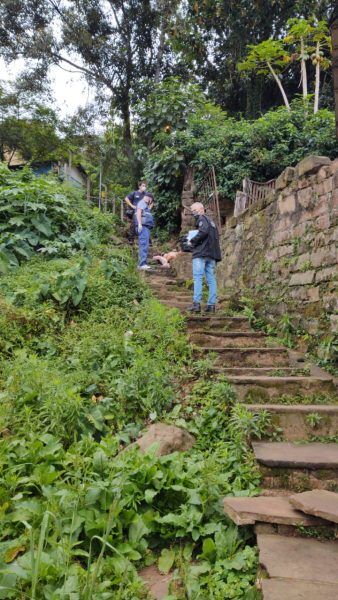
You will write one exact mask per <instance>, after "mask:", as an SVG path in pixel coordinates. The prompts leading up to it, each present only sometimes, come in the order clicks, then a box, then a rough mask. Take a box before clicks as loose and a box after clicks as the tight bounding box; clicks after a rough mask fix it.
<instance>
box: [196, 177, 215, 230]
mask: <svg viewBox="0 0 338 600" xmlns="http://www.w3.org/2000/svg"><path fill="white" fill-rule="evenodd" d="M195 196H196V200H197V201H198V202H202V204H203V205H204V208H205V211H206V214H207V215H208V216H210V217H211V218H212V219H213V221H214V222H215V224H216V226H217V229H218V231H221V215H220V210H219V195H218V189H217V182H216V173H215V169H214V167H211V169H210V171H209V172H208V173H207V175H206V176H205V177H204V178H203V180H202V181H201V183H200V184H199V185H197V187H196V193H195Z"/></svg>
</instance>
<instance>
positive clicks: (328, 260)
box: [310, 244, 337, 267]
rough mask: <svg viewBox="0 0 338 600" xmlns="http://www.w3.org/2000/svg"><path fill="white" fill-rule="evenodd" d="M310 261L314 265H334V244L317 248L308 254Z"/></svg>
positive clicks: (335, 252) (335, 253) (335, 257)
mask: <svg viewBox="0 0 338 600" xmlns="http://www.w3.org/2000/svg"><path fill="white" fill-rule="evenodd" d="M310 260H311V263H312V264H313V266H314V267H321V266H327V265H334V264H335V263H336V262H337V250H336V248H335V245H334V244H331V245H330V246H326V247H325V248H318V249H317V250H316V251H315V252H312V253H311V255H310Z"/></svg>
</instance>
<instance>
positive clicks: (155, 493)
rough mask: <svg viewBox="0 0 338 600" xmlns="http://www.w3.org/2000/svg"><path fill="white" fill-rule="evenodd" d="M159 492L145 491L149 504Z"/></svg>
mask: <svg viewBox="0 0 338 600" xmlns="http://www.w3.org/2000/svg"><path fill="white" fill-rule="evenodd" d="M157 494H158V491H156V490H150V489H149V490H146V491H145V492H144V499H145V501H146V502H147V503H148V504H151V503H152V501H153V499H154V498H155V496H156V495H157Z"/></svg>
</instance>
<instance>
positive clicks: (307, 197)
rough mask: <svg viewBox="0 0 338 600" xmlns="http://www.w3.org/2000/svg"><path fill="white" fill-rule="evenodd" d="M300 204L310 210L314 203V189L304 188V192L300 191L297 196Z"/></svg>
mask: <svg viewBox="0 0 338 600" xmlns="http://www.w3.org/2000/svg"><path fill="white" fill-rule="evenodd" d="M297 200H298V203H299V204H300V205H301V206H302V207H303V208H308V207H309V206H311V204H312V202H313V189H312V187H307V188H304V189H303V190H298V194H297Z"/></svg>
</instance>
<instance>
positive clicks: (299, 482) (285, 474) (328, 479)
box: [252, 442, 338, 492]
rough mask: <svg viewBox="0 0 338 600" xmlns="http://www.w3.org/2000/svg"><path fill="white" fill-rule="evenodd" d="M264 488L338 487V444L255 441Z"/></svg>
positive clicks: (330, 489)
mask: <svg viewBox="0 0 338 600" xmlns="http://www.w3.org/2000/svg"><path fill="white" fill-rule="evenodd" d="M252 448H253V451H254V454H255V457H256V460H257V461H258V463H259V467H260V471H261V474H262V487H264V488H285V489H290V490H294V491H296V492H301V491H307V490H311V489H323V490H325V489H326V490H329V491H337V490H338V444H334V443H328V444H324V443H320V442H311V443H308V444H298V445H297V444H294V443H290V442H253V443H252Z"/></svg>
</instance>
